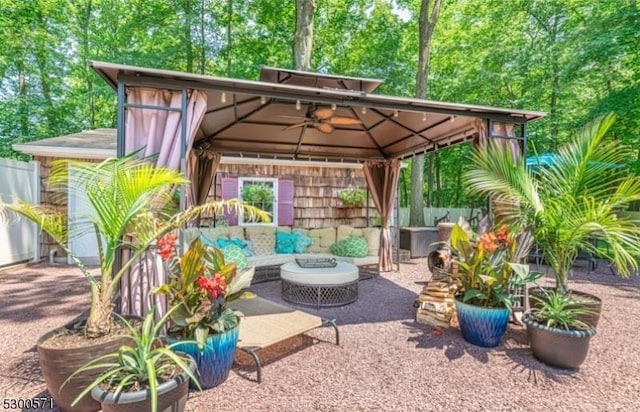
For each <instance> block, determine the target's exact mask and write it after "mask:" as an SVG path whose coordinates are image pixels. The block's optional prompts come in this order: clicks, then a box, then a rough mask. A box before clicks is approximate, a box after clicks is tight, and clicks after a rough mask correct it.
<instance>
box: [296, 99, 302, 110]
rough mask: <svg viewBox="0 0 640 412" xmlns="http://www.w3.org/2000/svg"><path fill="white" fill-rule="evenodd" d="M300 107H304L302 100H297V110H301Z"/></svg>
mask: <svg viewBox="0 0 640 412" xmlns="http://www.w3.org/2000/svg"><path fill="white" fill-rule="evenodd" d="M300 107H302V106H301V105H300V100H296V110H300Z"/></svg>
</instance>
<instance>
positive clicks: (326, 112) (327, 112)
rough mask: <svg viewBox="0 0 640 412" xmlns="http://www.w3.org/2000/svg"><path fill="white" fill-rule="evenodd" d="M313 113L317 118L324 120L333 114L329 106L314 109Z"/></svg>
mask: <svg viewBox="0 0 640 412" xmlns="http://www.w3.org/2000/svg"><path fill="white" fill-rule="evenodd" d="M313 115H314V116H315V117H316V118H317V119H318V120H325V119H328V118H330V117H331V116H332V115H333V110H331V109H330V108H328V107H326V108H323V109H318V110H316V111H315V112H314V113H313Z"/></svg>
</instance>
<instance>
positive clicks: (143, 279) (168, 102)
mask: <svg viewBox="0 0 640 412" xmlns="http://www.w3.org/2000/svg"><path fill="white" fill-rule="evenodd" d="M127 103H129V104H140V105H147V106H161V107H171V108H174V109H181V107H182V91H179V90H161V89H149V88H144V87H130V88H127ZM186 109H187V110H186V112H187V118H186V122H187V136H186V137H187V139H186V153H189V152H190V151H191V147H192V145H193V140H194V138H195V136H196V133H197V131H198V129H199V127H200V123H201V122H202V118H203V116H204V113H205V111H206V109H207V95H206V94H205V93H204V92H202V91H200V90H191V91H189V92H188V98H187V108H186ZM126 115H127V117H126V125H125V153H131V152H133V151H136V150H139V149H142V151H141V152H140V156H144V157H146V156H151V155H157V160H156V165H158V166H165V167H169V168H171V169H176V170H179V169H180V163H181V162H180V161H181V154H182V151H181V147H180V146H181V141H182V136H181V133H182V127H181V120H182V112H181V111H167V110H158V109H141V108H133V107H130V108H127V113H126ZM125 255H126V253H125ZM165 278H166V275H165V271H164V265H163V263H162V261H161V260H160V257H159V256H158V255H157V254H155V253H148V254H147V256H146V257H145V258H144V259H141V260H140V262H137V263H135V264H134V265H133V267H132V269H131V270H130V271H129V274H127V275H125V276H123V278H122V280H121V282H120V306H121V307H120V312H121V313H123V314H131V315H138V316H143V315H144V314H145V313H146V312H147V311H148V310H149V309H150V308H151V307H152V306H153V305H154V304H156V305H158V306H159V307H158V308H157V312H156V316H160V315H161V314H163V313H165V312H166V301H165V300H164V299H160V298H159V297H158V296H154V295H152V294H151V293H150V290H152V289H153V288H155V287H156V286H159V285H161V284H162V283H164V282H165Z"/></svg>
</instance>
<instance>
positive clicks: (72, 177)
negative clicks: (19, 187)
mask: <svg viewBox="0 0 640 412" xmlns="http://www.w3.org/2000/svg"><path fill="white" fill-rule="evenodd" d="M69 170H72V173H69ZM186 183H187V180H186V179H185V178H184V177H183V176H182V175H181V174H180V173H179V172H177V171H175V170H172V169H168V168H165V167H155V166H153V165H152V164H151V163H149V162H148V161H147V160H145V159H137V158H135V157H134V156H133V155H131V156H128V157H123V158H118V159H113V158H112V159H107V160H105V161H104V162H102V163H99V164H96V163H88V162H80V161H59V162H56V163H54V167H53V169H52V171H51V174H50V176H49V185H50V187H51V189H52V190H55V191H57V192H58V193H63V194H64V195H65V196H66V194H67V193H70V194H75V195H77V196H86V197H87V199H88V202H89V207H90V211H91V212H90V213H88V216H86V218H87V220H88V222H89V224H87V225H84V226H83V225H78V226H77V227H76V229H75V231H73V232H71V233H70V232H69V231H68V224H67V213H66V210H64V211H62V212H61V211H58V210H51V209H50V208H47V207H46V206H41V205H31V204H28V203H26V202H24V201H21V200H20V199H17V200H16V201H15V202H14V203H3V202H1V201H0V213H3V212H5V211H6V210H12V211H14V212H16V213H18V214H20V215H22V216H24V217H26V218H27V219H29V220H31V221H33V222H35V223H36V224H38V225H40V226H41V227H42V229H43V230H44V231H45V232H47V233H48V234H49V235H51V237H52V238H53V239H54V240H55V241H56V242H57V243H58V244H59V246H60V247H62V248H64V250H65V251H66V252H67V254H68V256H69V257H70V258H71V259H72V260H73V261H74V263H76V264H77V265H78V267H79V268H80V269H81V270H82V272H83V273H84V275H85V276H86V278H87V279H88V281H89V285H90V288H91V308H90V310H89V318H88V320H87V327H86V334H87V336H89V337H98V336H103V335H106V334H108V333H109V331H110V329H111V322H112V321H111V313H112V311H113V304H112V302H113V299H114V298H115V296H116V293H117V292H118V290H119V281H120V279H121V278H122V276H124V274H125V273H127V272H128V270H129V268H130V267H131V265H133V263H135V262H137V261H138V259H139V258H140V257H141V256H142V255H144V254H145V253H146V252H147V250H148V249H149V247H150V245H151V244H152V243H154V242H155V241H156V239H157V238H160V237H162V236H164V235H165V234H167V233H169V232H171V231H173V230H175V229H177V228H181V227H182V226H183V225H184V224H185V223H186V222H188V221H190V220H192V219H194V218H195V217H197V216H199V215H200V214H201V213H203V212H205V213H213V212H215V213H218V214H219V213H221V212H222V210H224V208H225V207H231V208H234V209H236V210H239V209H240V208H243V209H244V213H245V215H247V216H249V217H250V218H254V219H261V220H263V221H269V216H268V215H267V214H266V213H264V212H263V211H261V210H259V209H256V208H254V207H251V206H248V205H243V204H241V203H239V202H237V201H211V202H208V203H205V204H203V205H199V206H195V207H192V208H190V209H187V210H185V211H183V212H179V213H176V212H175V209H174V208H173V192H174V190H176V188H178V187H180V186H182V185H184V184H186ZM87 232H94V233H95V235H96V239H97V242H98V257H99V260H100V275H101V276H100V278H99V279H98V278H96V277H94V276H93V275H92V274H91V273H90V272H89V270H88V269H87V268H86V267H85V266H84V265H83V264H82V262H81V261H80V259H78V258H77V257H76V256H75V255H74V253H73V251H72V250H70V249H69V248H68V247H67V244H68V243H67V242H68V239H69V238H71V237H73V236H79V235H83V234H85V233H87ZM122 248H128V249H130V250H132V252H133V253H132V256H131V257H130V259H129V260H128V261H126V262H124V263H123V264H122V265H121V266H120V267H116V266H115V262H116V257H117V256H118V253H119V250H121V249H122Z"/></svg>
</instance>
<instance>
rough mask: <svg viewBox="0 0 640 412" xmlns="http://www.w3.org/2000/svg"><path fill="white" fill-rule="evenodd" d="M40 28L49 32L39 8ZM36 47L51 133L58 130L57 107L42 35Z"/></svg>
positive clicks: (38, 37)
mask: <svg viewBox="0 0 640 412" xmlns="http://www.w3.org/2000/svg"><path fill="white" fill-rule="evenodd" d="M37 19H38V25H39V28H38V29H39V30H41V31H42V33H46V32H47V24H46V21H45V19H44V16H43V15H42V11H41V10H38V13H37ZM35 40H36V47H35V53H34V54H35V57H36V65H37V66H38V73H39V75H40V86H41V87H42V97H43V98H44V103H45V104H44V105H45V111H44V113H45V116H46V118H47V125H48V128H49V132H50V133H55V132H56V113H55V108H54V107H53V99H52V98H51V85H50V84H49V81H50V77H49V76H50V73H49V71H48V69H47V60H48V55H47V49H46V47H47V45H46V44H45V43H44V41H43V40H44V39H43V36H42V35H37V36H36V37H35Z"/></svg>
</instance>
